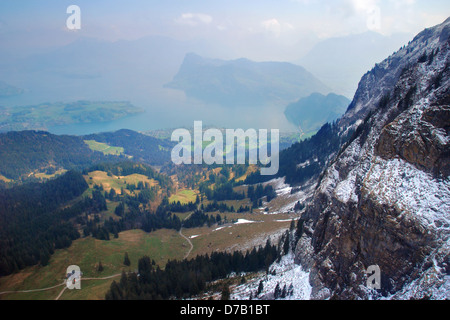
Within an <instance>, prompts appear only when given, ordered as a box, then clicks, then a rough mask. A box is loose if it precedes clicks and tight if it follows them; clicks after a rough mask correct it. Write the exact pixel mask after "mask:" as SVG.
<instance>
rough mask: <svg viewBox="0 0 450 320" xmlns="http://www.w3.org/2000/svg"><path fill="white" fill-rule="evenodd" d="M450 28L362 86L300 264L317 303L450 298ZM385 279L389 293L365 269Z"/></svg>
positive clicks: (312, 212) (430, 32) (429, 34)
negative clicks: (370, 280)
mask: <svg viewBox="0 0 450 320" xmlns="http://www.w3.org/2000/svg"><path fill="white" fill-rule="evenodd" d="M449 29H450V19H447V20H446V21H445V22H444V23H443V24H441V25H439V26H436V27H434V28H431V29H427V30H424V31H423V32H422V33H420V34H419V35H418V36H416V37H415V38H414V40H413V41H412V42H411V43H410V44H409V45H408V46H406V47H404V48H401V49H400V50H399V51H398V52H397V53H395V54H394V55H392V56H391V57H389V58H388V59H386V60H385V61H383V62H382V63H380V64H378V65H377V66H376V67H375V68H374V69H373V70H372V71H370V72H369V73H367V74H366V75H365V76H364V77H363V78H362V80H361V82H360V85H359V88H358V91H357V93H356V95H355V97H354V100H353V102H352V104H351V105H350V107H349V110H348V111H347V113H346V114H345V115H344V117H343V118H342V120H341V122H340V124H341V127H342V130H343V131H345V130H347V129H348V127H350V126H353V127H357V129H356V132H355V134H354V136H353V137H352V139H350V141H349V142H348V143H347V144H346V145H345V146H343V148H342V150H341V152H340V153H339V155H338V156H337V157H336V159H335V160H334V161H333V162H332V163H331V164H330V166H329V167H328V168H327V170H326V171H325V173H324V174H323V176H322V178H321V180H320V182H319V184H318V186H317V189H316V191H315V195H314V200H313V201H312V202H311V203H310V204H309V206H308V207H307V210H306V212H305V214H304V215H303V217H302V218H303V219H305V220H306V221H307V222H306V225H305V228H307V229H310V230H311V231H310V236H308V235H304V236H303V237H302V238H301V239H300V241H299V242H298V245H297V248H296V252H297V254H296V260H297V262H299V263H301V264H302V265H303V266H304V268H305V269H308V270H310V283H311V285H312V287H313V289H312V298H314V299H327V298H340V299H359V298H362V299H365V298H377V297H381V296H382V295H383V296H385V297H389V298H393V299H403V298H436V299H440V298H445V297H448V298H450V291H449V290H447V288H449V287H450V276H449V274H450V272H449V271H450V264H449V262H450V258H449V254H450V243H449V239H450V179H449V174H450V171H449V168H450V162H449V161H450V157H449V156H450V137H449V128H450V116H449V115H450V107H449V103H448V102H449V101H448V100H449V88H450V80H449V79H450V78H449V69H448V62H449V51H450V50H449V49H450V38H449V35H450V32H449ZM371 265H377V266H379V267H380V270H381V290H378V291H375V290H372V289H370V288H368V286H367V279H368V274H367V273H366V270H367V268H368V267H369V266H371Z"/></svg>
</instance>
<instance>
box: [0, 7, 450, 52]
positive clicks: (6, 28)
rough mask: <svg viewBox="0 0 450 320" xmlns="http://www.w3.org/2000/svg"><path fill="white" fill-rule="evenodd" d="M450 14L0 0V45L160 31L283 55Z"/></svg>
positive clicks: (406, 28)
mask: <svg viewBox="0 0 450 320" xmlns="http://www.w3.org/2000/svg"><path fill="white" fill-rule="evenodd" d="M71 4H75V5H78V6H79V7H80V8H81V21H82V22H81V23H82V25H81V30H79V31H76V32H73V31H69V30H67V28H66V25H65V21H66V19H67V17H68V16H69V15H68V14H67V13H66V8H67V7H68V6H69V5H71ZM449 15H450V2H449V1H448V0H428V1H426V0H329V1H325V0H239V1H237V0H222V1H218V0H166V1H152V0H150V1H149V0H126V1H112V0H95V1H92V0H70V1H65V0H21V1H13V0H1V1H0V48H2V49H4V50H8V49H12V48H14V50H16V48H28V47H36V48H39V47H47V46H55V45H60V44H64V43H68V42H71V41H73V39H74V38H76V37H79V36H89V37H95V38H100V39H105V40H118V39H137V38H140V37H143V36H147V35H165V36H170V37H173V38H177V39H186V40H187V39H203V40H206V41H214V42H217V43H221V44H223V45H225V46H228V47H230V48H232V49H233V50H234V52H233V53H234V54H235V55H237V56H248V57H249V58H252V57H253V58H255V59H258V58H261V59H263V58H271V55H274V56H273V59H278V60H281V59H283V58H288V56H286V57H284V56H283V54H282V52H283V49H285V48H286V49H287V48H290V47H291V48H294V47H297V49H296V50H297V51H302V48H303V51H307V50H308V49H309V48H310V47H311V46H312V45H313V44H314V43H316V42H317V41H319V40H320V39H325V38H328V37H336V36H343V35H347V34H351V33H362V32H365V31H367V30H373V31H377V32H380V33H382V34H385V35H390V34H392V33H396V32H408V33H413V34H416V33H418V32H419V31H421V30H422V29H424V28H425V27H430V26H433V25H435V24H438V23H441V22H442V21H444V20H445V19H446V18H447V17H448V16H449ZM275 47H278V49H277V50H272V49H271V48H275ZM264 52H265V54H264ZM300 53H302V54H304V53H306V52H296V55H297V56H298V55H299V54H300ZM275 55H277V56H275Z"/></svg>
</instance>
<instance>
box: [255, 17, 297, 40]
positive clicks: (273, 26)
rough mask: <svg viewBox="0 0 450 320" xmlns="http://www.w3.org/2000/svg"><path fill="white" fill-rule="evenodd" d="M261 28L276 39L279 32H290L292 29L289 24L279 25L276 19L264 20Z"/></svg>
mask: <svg viewBox="0 0 450 320" xmlns="http://www.w3.org/2000/svg"><path fill="white" fill-rule="evenodd" d="M261 25H262V27H263V28H264V29H265V30H266V31H269V32H270V33H272V34H273V35H275V36H276V37H278V36H280V34H281V32H283V31H285V30H292V29H294V27H293V26H292V25H291V24H289V23H281V22H279V21H278V19H275V18H272V19H268V20H264V21H263V22H261Z"/></svg>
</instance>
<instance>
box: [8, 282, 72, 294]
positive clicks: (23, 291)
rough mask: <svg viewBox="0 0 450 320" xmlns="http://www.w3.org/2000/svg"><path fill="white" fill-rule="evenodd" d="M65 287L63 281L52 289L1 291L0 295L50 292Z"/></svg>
mask: <svg viewBox="0 0 450 320" xmlns="http://www.w3.org/2000/svg"><path fill="white" fill-rule="evenodd" d="M65 285H66V282H65V281H64V282H63V283H61V284H57V285H56V286H53V287H47V288H41V289H30V290H17V291H3V292H0V295H2V294H7V293H26V292H39V291H47V290H52V289H54V288H58V287H60V286H65Z"/></svg>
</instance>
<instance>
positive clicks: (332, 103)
mask: <svg viewBox="0 0 450 320" xmlns="http://www.w3.org/2000/svg"><path fill="white" fill-rule="evenodd" d="M349 104H350V100H348V99H347V98H346V97H344V96H340V95H337V94H334V93H330V94H328V95H327V96H324V95H322V94H320V93H313V94H311V95H310V96H308V97H306V98H302V99H300V100H298V101H297V102H294V103H291V104H289V105H288V106H287V107H286V110H285V111H284V114H285V115H286V118H287V119H288V120H289V121H290V122H291V123H292V124H294V125H295V126H297V127H301V129H302V131H303V132H304V133H310V132H315V131H317V130H319V129H320V127H321V126H322V125H324V124H325V123H327V122H333V121H335V120H336V119H338V118H339V117H340V116H341V115H343V114H344V112H345V111H346V110H347V107H348V105H349Z"/></svg>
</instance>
